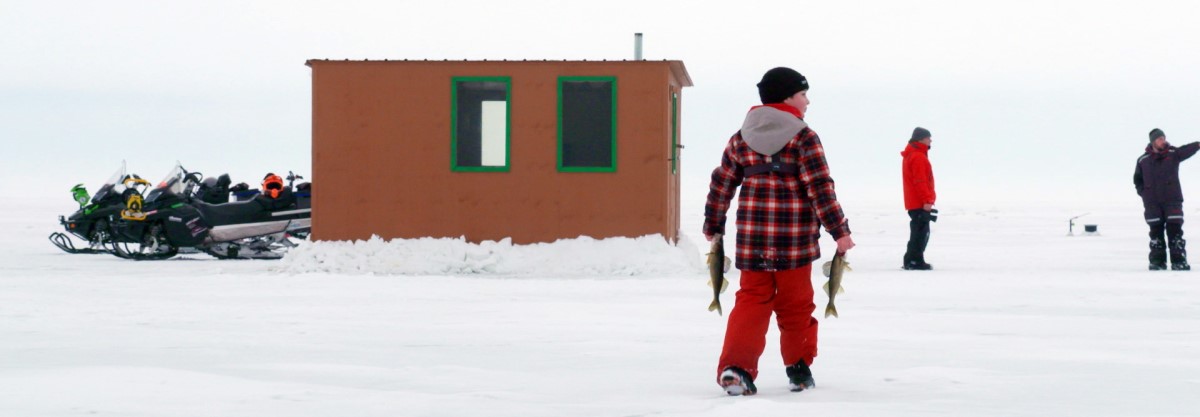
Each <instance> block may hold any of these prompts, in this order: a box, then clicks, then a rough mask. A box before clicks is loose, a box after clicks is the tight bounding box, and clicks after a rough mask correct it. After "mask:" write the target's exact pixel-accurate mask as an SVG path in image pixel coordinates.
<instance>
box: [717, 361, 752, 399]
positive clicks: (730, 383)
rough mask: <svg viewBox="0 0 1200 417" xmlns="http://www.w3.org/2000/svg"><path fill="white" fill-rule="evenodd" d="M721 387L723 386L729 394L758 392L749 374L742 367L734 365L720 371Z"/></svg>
mask: <svg viewBox="0 0 1200 417" xmlns="http://www.w3.org/2000/svg"><path fill="white" fill-rule="evenodd" d="M721 388H724V389H725V393H726V394H729V395H754V394H755V393H757V392H758V388H757V387H755V386H754V380H753V379H752V378H750V374H749V373H747V372H746V371H743V370H742V368H738V367H734V366H731V367H728V368H725V371H723V372H721Z"/></svg>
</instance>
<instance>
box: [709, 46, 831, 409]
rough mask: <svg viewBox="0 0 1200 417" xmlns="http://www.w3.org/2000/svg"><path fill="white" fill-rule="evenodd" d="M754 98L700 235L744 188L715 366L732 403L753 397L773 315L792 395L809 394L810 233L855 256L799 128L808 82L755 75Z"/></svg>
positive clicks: (804, 130) (809, 136) (718, 173)
mask: <svg viewBox="0 0 1200 417" xmlns="http://www.w3.org/2000/svg"><path fill="white" fill-rule="evenodd" d="M758 93H759V97H760V98H761V99H762V102H763V105H762V106H755V107H754V108H752V109H750V112H749V113H748V114H747V115H746V120H745V122H744V123H743V124H742V129H741V130H739V131H738V133H736V134H734V135H733V137H732V138H730V139H729V144H728V146H726V147H725V152H724V154H722V156H721V166H720V167H718V168H717V169H715V170H713V173H712V183H711V184H710V186H709V193H708V201H707V203H706V205H705V207H704V236H705V237H706V238H708V239H709V240H710V241H714V239H715V238H718V237H720V235H722V234H724V232H725V218H726V212H727V211H728V210H729V203H730V201H731V200H732V199H733V195H734V192H735V191H736V190H737V188H738V187H739V186H740V187H742V192H741V195H740V197H739V198H738V210H737V245H736V253H737V255H736V258H737V260H736V265H737V268H738V269H739V270H741V278H740V284H741V289H739V290H738V292H737V296H736V300H735V303H734V307H733V311H732V312H730V314H729V322H728V324H727V327H726V331H725V344H724V347H723V348H722V351H721V358H720V360H719V364H718V367H717V372H718V376H717V383H718V384H720V385H721V386H722V387H723V388H724V389H725V392H726V393H728V394H730V395H751V394H754V393H755V392H756V391H757V388H756V387H755V385H754V378H755V377H757V376H758V359H759V356H761V355H762V353H763V350H764V349H765V345H766V334H767V327H768V326H769V324H770V321H771V313H772V312H773V313H775V315H776V316H777V317H776V321H777V322H778V324H779V330H780V349H781V350H782V353H783V361H784V365H785V366H787V374H788V379H789V380H790V385H791V389H792V390H793V391H802V390H804V389H806V388H810V387H812V386H814V383H813V378H812V372H811V371H810V370H809V366H810V365H812V362H813V358H814V357H816V356H817V320H816V319H815V318H813V316H812V313H813V310H814V309H815V308H816V305H815V304H813V286H812V262H813V261H815V260H817V259H819V258H820V257H821V250H820V247H819V246H818V245H817V240H818V238H819V237H820V230H819V229H818V227H819V226H824V227H825V230H826V231H828V232H829V234H831V235H833V238H834V239H835V240H836V241H837V251H838V252H839V253H845V252H846V251H848V250H850V249H851V248H853V247H854V241H853V240H852V239H851V238H850V226H849V224H848V223H847V222H846V218H845V216H844V215H843V214H842V207H841V204H839V203H838V201H837V195H836V194H835V193H834V189H833V179H832V178H830V176H829V166H828V165H827V164H826V162H825V150H824V148H823V147H822V146H821V140H820V139H819V138H818V137H817V134H816V132H813V130H812V129H810V128H809V127H808V125H807V124H806V123H805V122H804V112H805V111H806V110H808V103H809V100H808V80H807V79H805V78H804V76H803V75H801V74H800V73H799V72H796V71H795V70H793V69H790V68H784V67H780V68H774V69H772V70H770V71H767V73H766V74H764V75H763V78H762V81H761V82H759V83H758ZM818 223H819V224H818Z"/></svg>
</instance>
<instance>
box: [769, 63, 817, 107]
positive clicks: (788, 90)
mask: <svg viewBox="0 0 1200 417" xmlns="http://www.w3.org/2000/svg"><path fill="white" fill-rule="evenodd" d="M807 89H808V79H806V78H804V76H803V75H800V73H799V72H796V70H794V69H791V68H787V67H778V68H771V70H770V71H767V73H766V74H763V77H762V81H759V82H758V98H759V99H762V103H763V104H771V103H782V102H783V101H784V100H787V99H788V98H789V97H791V96H794V95H796V93H799V92H801V91H804V90H807Z"/></svg>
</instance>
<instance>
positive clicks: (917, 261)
mask: <svg viewBox="0 0 1200 417" xmlns="http://www.w3.org/2000/svg"><path fill="white" fill-rule="evenodd" d="M932 144H933V138H932V135H930V133H929V130H927V129H925V128H923V127H918V128H916V129H913V133H912V138H911V139H909V140H908V145H907V146H905V147H904V150H903V151H901V152H900V156H902V157H904V163H903V165H902V166H901V170H902V172H903V177H904V209H905V210H908V218H909V222H908V231H909V235H908V250H907V251H906V252H904V269H907V270H917V271H927V270H930V269H933V265H930V264H929V263H928V262H925V247H926V246H927V245H929V222H930V221H936V220H935V219H936V218H937V217H935V216H936V213H937V211H936V210H934V209H933V204H934V202H936V201H937V192H935V191H934V188H933V167H932V166H930V165H929V148H930V145H932Z"/></svg>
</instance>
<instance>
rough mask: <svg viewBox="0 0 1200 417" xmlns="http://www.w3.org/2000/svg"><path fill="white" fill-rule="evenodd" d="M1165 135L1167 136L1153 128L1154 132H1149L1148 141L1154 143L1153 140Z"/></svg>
mask: <svg viewBox="0 0 1200 417" xmlns="http://www.w3.org/2000/svg"><path fill="white" fill-rule="evenodd" d="M1166 135H1167V134H1166V133H1163V131H1162V129H1159V128H1157V127H1156V128H1154V130H1151V131H1150V141H1151V142H1154V140H1155V139H1158V138H1161V137H1163V136H1166Z"/></svg>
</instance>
